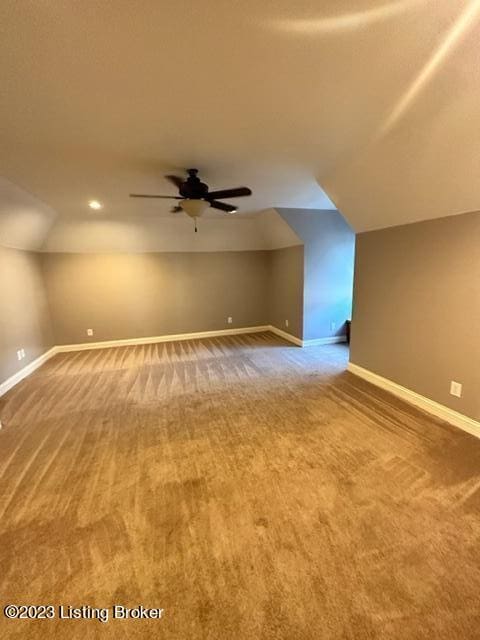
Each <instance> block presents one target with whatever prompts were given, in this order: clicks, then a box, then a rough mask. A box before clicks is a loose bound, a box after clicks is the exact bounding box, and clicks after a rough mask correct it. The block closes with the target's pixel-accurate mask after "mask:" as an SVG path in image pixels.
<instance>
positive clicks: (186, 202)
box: [130, 169, 252, 218]
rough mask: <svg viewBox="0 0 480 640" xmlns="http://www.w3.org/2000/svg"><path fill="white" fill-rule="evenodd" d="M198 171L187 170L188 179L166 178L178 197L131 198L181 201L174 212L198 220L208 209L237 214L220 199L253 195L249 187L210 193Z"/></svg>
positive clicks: (232, 207)
mask: <svg viewBox="0 0 480 640" xmlns="http://www.w3.org/2000/svg"><path fill="white" fill-rule="evenodd" d="M197 173H198V169H187V174H188V177H187V178H186V179H183V178H180V177H178V176H165V177H166V178H167V180H170V182H172V183H173V184H174V185H175V186H176V187H177V189H178V192H179V194H180V195H178V196H158V195H149V194H144V193H131V194H130V197H131V198H162V199H170V200H181V201H182V203H181V204H180V206H178V205H177V206H175V207H174V208H173V209H172V212H174V213H176V212H177V211H182V210H183V211H185V213H187V214H188V215H189V216H191V217H192V218H197V217H198V216H200V215H201V214H202V213H203V210H204V209H205V208H207V207H209V206H210V207H212V208H213V209H219V210H220V211H225V212H226V213H235V212H236V211H237V207H235V206H234V205H232V204H227V203H226V202H220V201H219V198H240V197H242V196H250V195H252V191H251V189H249V188H248V187H238V188H236V189H221V190H220V191H209V190H208V185H207V184H205V183H204V182H201V181H200V178H198V176H197Z"/></svg>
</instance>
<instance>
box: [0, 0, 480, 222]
mask: <svg viewBox="0 0 480 640" xmlns="http://www.w3.org/2000/svg"><path fill="white" fill-rule="evenodd" d="M479 17H480V0H469V1H467V0H455V2H453V1H452V0H397V1H396V2H387V1H386V0H323V2H319V1H318V0H316V1H314V0H295V2H292V1H291V0H262V2H259V1H258V0H242V2H236V1H234V0H216V1H215V2H214V1H207V0H204V1H203V2H198V1H197V0H177V1H176V2H165V1H158V0H135V2H132V0H115V2H105V0H89V1H88V2H73V1H68V0H63V1H59V0H41V1H39V0H21V1H19V0H2V2H1V3H0V77H1V93H2V95H1V100H0V174H2V175H4V176H6V177H7V178H8V179H9V180H10V181H12V182H13V183H15V184H16V185H19V186H21V187H22V188H23V189H26V190H27V191H28V192H30V193H32V194H35V196H36V197H37V198H39V199H40V200H42V201H43V202H44V203H46V204H47V205H48V206H49V207H52V208H53V209H54V210H55V211H57V212H58V214H59V216H60V217H63V218H67V219H71V218H80V219H85V220H88V219H91V215H92V213H91V212H90V211H89V210H88V209H87V206H86V203H87V201H88V200H89V199H92V198H96V199H99V200H101V201H102V202H104V204H105V209H104V210H103V212H102V215H103V216H104V217H107V216H108V217H110V218H111V219H112V220H113V219H115V220H121V219H123V218H127V217H128V218H132V216H133V217H134V216H137V215H138V216H139V217H140V216H141V217H144V216H146V217H148V216H155V217H156V216H158V215H165V216H168V217H170V216H171V214H169V208H170V204H169V203H168V201H167V202H139V201H132V200H129V198H128V193H129V192H131V191H136V192H154V193H155V192H156V193H172V194H173V193H174V190H173V188H172V187H171V185H169V184H168V183H167V182H166V181H165V180H164V179H163V178H162V175H163V174H164V173H166V172H180V171H181V170H182V168H185V167H191V166H195V167H198V168H199V169H200V170H201V177H203V178H205V180H206V181H207V182H208V183H209V185H210V187H211V188H220V187H222V188H224V187H230V186H237V185H247V186H250V187H251V188H252V189H253V192H254V195H253V196H252V197H251V198H245V199H239V200H237V201H235V204H238V205H239V207H240V211H241V212H242V214H243V215H245V214H246V215H248V214H253V213H256V212H258V211H261V210H264V209H267V208H270V207H275V206H278V207H298V208H315V209H322V208H333V207H334V205H333V204H332V202H331V201H330V200H329V199H328V197H327V196H326V195H325V193H324V191H323V190H322V188H321V187H320V186H319V185H322V187H323V189H325V191H326V193H328V194H329V196H330V198H331V199H332V201H333V202H334V203H335V205H336V206H338V208H339V209H340V210H341V211H342V213H343V214H344V215H345V216H346V218H347V219H348V220H349V222H350V223H351V224H352V226H353V227H354V228H355V229H356V230H357V231H361V230H365V229H371V228H377V227H385V226H390V225H395V224H401V223H404V222H411V221H414V220H420V219H426V218H433V217H439V216H444V215H451V214H454V213H461V212H464V211H468V210H477V209H480V180H479V179H478V176H479V169H480V110H479V108H478V105H479V104H480V64H479V55H478V41H479V35H480V33H479ZM182 215H183V214H182ZM213 215H214V216H217V215H220V214H213ZM89 216H90V218H89Z"/></svg>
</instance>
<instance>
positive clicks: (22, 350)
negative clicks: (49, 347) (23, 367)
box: [20, 349, 25, 360]
mask: <svg viewBox="0 0 480 640" xmlns="http://www.w3.org/2000/svg"><path fill="white" fill-rule="evenodd" d="M20 353H21V354H22V360H23V358H25V349H21V351H20Z"/></svg>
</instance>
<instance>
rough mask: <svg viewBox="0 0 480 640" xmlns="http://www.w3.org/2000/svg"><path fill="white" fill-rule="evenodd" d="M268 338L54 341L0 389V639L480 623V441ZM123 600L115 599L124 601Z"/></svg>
mask: <svg viewBox="0 0 480 640" xmlns="http://www.w3.org/2000/svg"><path fill="white" fill-rule="evenodd" d="M346 362H347V350H346V348H345V347H344V346H341V345H335V346H331V347H310V348H307V349H303V350H302V349H299V348H297V347H294V346H290V345H287V344H286V343H284V342H282V341H281V340H280V339H278V338H276V337H274V336H272V335H271V334H267V333H265V334H258V335H251V336H236V337H229V338H222V339H210V340H202V341H191V342H178V343H170V344H167V343H164V344H157V345H149V346H139V347H125V348H118V349H110V350H98V351H89V352H85V351H84V352H80V353H72V354H64V355H59V356H56V357H55V358H54V359H53V360H51V361H50V362H48V363H47V364H46V365H45V366H44V367H43V368H42V369H41V370H39V371H38V372H36V373H35V374H34V375H32V376H31V377H30V378H29V379H27V380H25V381H24V382H23V383H21V384H20V385H18V386H17V387H15V388H14V389H13V390H12V391H11V392H10V393H9V394H8V395H7V396H5V397H4V398H2V399H1V400H0V414H1V416H2V419H3V421H4V425H5V426H4V429H3V430H2V431H0V500H1V501H0V599H1V607H2V609H3V607H4V606H5V605H6V604H9V603H13V604H37V605H38V604H44V605H48V604H52V605H55V606H57V605H60V604H63V605H64V606H65V607H67V606H68V605H72V606H76V607H81V606H82V605H88V606H91V607H111V606H112V605H113V604H120V605H126V606H136V605H139V604H142V605H144V606H145V607H159V608H162V609H164V610H165V611H164V613H163V617H162V619H161V620H129V621H122V620H112V619H111V618H110V620H109V622H107V623H102V622H100V621H98V620H96V619H92V620H88V619H87V620H59V619H58V618H56V619H54V620H8V619H6V618H5V617H4V616H3V613H2V612H0V637H1V638H2V639H3V638H22V639H24V638H28V639H29V640H32V639H33V640H37V639H44V638H79V639H82V640H87V639H90V638H92V639H93V638H115V639H117V638H119V639H122V638H129V639H130V638H166V639H173V638H175V639H177V640H187V639H215V640H216V639H222V640H223V639H226V640H230V639H232V640H237V639H255V638H259V639H265V640H266V639H269V640H270V639H272V640H273V639H285V640H286V639H288V640H297V639H298V640H304V639H307V638H308V639H311V640H319V639H335V640H337V639H344V638H345V639H355V640H362V639H366V638H378V639H382V640H387V639H390V638H395V639H397V638H398V639H402V640H407V639H412V640H413V639H415V640H422V639H427V638H428V639H429V640H441V639H445V640H456V639H458V640H468V639H473V638H479V637H480V611H479V609H480V601H479V596H480V499H479V498H480V493H479V487H480V441H479V440H476V439H475V438H473V437H472V436H469V435H468V434H466V433H463V432H461V431H459V430H456V429H455V428H453V427H449V426H448V425H445V424H442V423H439V422H435V421H434V420H433V419H430V418H428V417H427V416H426V415H424V414H422V413H420V412H417V411H416V410H415V409H412V408H410V407H409V406H407V405H404V404H401V403H400V402H398V401H396V400H395V399H394V398H393V397H391V396H389V395H387V394H385V393H383V392H381V391H378V390H376V389H375V388H373V387H371V386H369V385H368V384H367V383H364V382H362V381H360V380H358V379H356V378H354V377H353V376H352V375H350V374H348V373H345V371H344V370H345V366H346ZM110 615H111V614H110Z"/></svg>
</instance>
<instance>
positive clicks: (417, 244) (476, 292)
mask: <svg viewBox="0 0 480 640" xmlns="http://www.w3.org/2000/svg"><path fill="white" fill-rule="evenodd" d="M479 331H480V213H469V214H464V215H459V216H452V217H449V218H441V219H438V220H432V221H427V222H421V223H416V224H411V225H406V226H400V227H394V228H390V229H384V230H381V231H372V232H369V233H362V234H360V235H358V236H357V248H356V262H355V289H354V311H353V325H352V343H351V355H350V359H351V361H352V362H353V363H355V364H357V365H360V366H361V367H364V368H366V369H369V370H370V371H373V372H375V373H377V374H379V375H381V376H384V377H385V378H389V379H390V380H393V381H394V382H397V383H398V384H401V385H403V386H405V387H407V388H409V389H411V390H413V391H416V392H417V393H419V394H421V395H423V396H426V397H427V398H430V399H432V400H435V401H437V402H440V403H441V404H443V405H446V406H448V407H451V408H452V409H454V410H456V411H459V412H461V413H463V414H465V415H467V416H470V417H472V418H474V419H477V420H478V419H480V341H479V337H478V336H479ZM451 380H455V381H457V382H460V383H462V384H463V397H462V398H455V397H453V396H451V395H450V394H449V388H450V381H451Z"/></svg>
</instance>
